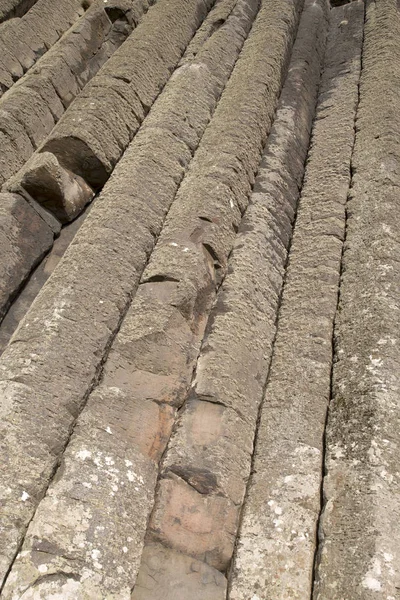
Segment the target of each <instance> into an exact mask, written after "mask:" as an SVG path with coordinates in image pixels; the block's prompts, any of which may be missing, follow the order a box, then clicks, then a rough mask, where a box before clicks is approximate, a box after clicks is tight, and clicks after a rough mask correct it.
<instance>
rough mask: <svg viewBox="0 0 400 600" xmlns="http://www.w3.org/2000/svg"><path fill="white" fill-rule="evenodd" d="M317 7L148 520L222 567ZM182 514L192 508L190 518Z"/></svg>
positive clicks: (301, 122)
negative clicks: (278, 175)
mask: <svg viewBox="0 0 400 600" xmlns="http://www.w3.org/2000/svg"><path fill="white" fill-rule="evenodd" d="M326 11H327V5H326V4H325V6H324V10H323V9H322V6H321V5H320V6H318V7H316V6H315V5H313V4H312V3H311V2H310V5H309V6H308V10H306V11H305V13H304V16H303V17H302V20H301V24H300V29H299V36H298V40H297V42H296V45H295V47H294V51H293V57H292V62H291V63H290V71H289V72H290V75H289V77H288V79H287V81H286V84H285V87H284V90H283V92H282V95H281V102H280V106H279V108H278V113H277V118H276V120H275V123H274V127H273V129H272V132H271V136H270V139H269V144H268V146H267V151H266V155H265V158H264V161H263V163H262V166H261V171H260V174H259V176H258V178H257V179H256V183H255V188H254V189H255V190H256V191H255V193H254V194H253V196H252V202H251V204H250V206H249V208H248V210H247V212H246V216H245V218H244V220H243V222H242V225H241V227H240V229H239V236H238V239H237V242H236V243H235V246H234V249H233V253H232V255H231V257H230V260H229V270H228V274H227V276H226V278H225V280H224V283H223V286H222V288H221V290H220V292H219V294H218V300H217V303H216V305H215V307H214V309H213V311H212V313H211V317H210V325H209V327H208V331H207V333H206V336H205V340H204V342H203V348H202V351H201V354H200V357H199V360H198V363H197V369H196V377H195V380H194V383H193V390H192V392H191V395H193V397H192V398H190V399H189V400H188V402H187V404H186V406H185V409H184V411H183V412H182V413H181V416H180V418H179V421H178V424H177V427H176V429H175V433H174V436H173V437H172V439H171V442H170V444H169V447H168V450H167V453H166V454H165V456H164V459H163V469H162V477H163V478H166V482H164V480H161V484H160V488H159V490H158V495H157V501H156V507H155V512H154V514H153V517H152V519H151V521H150V530H149V534H150V539H151V538H152V537H153V536H154V537H155V538H156V539H159V540H161V541H163V542H164V543H166V544H167V545H168V546H172V547H174V548H177V549H180V550H182V551H186V552H187V553H188V554H190V555H192V556H196V557H198V558H203V559H204V560H206V561H207V562H208V563H209V564H212V565H213V566H214V567H217V568H219V569H221V570H224V569H226V567H227V565H228V564H229V561H230V559H231V556H232V552H233V542H234V536H233V535H232V533H234V532H235V530H236V526H237V519H238V516H239V508H240V505H241V503H242V501H243V497H244V493H245V489H246V482H247V478H248V475H249V471H250V463H251V454H252V450H253V438H254V432H255V427H256V421H257V412H258V405H259V403H260V402H261V399H262V394H263V387H264V383H265V379H266V376H267V369H268V364H269V360H270V354H271V346H272V341H273V338H274V333H275V327H274V325H275V319H276V312H277V310H278V302H279V287H280V286H281V285H282V278H283V273H284V265H285V256H286V254H285V249H287V247H288V245H289V243H290V235H287V228H288V225H289V228H290V217H289V216H288V215H286V214H285V212H287V213H289V214H290V213H291V219H293V217H294V212H295V208H296V200H297V198H298V194H299V187H300V184H301V180H302V174H303V164H304V160H305V156H306V152H307V147H308V141H309V134H310V129H311V121H312V117H313V112H314V110H313V109H314V106H315V101H316V91H317V85H318V80H319V71H320V64H321V60H322V54H323V47H324V37H325V36H324V30H325V22H326ZM304 63H306V64H308V68H307V69H306V70H304ZM293 142H295V143H294V144H293ZM293 146H294V148H293ZM272 169H273V172H272V173H271V171H272ZM277 172H279V173H280V175H281V177H280V178H278V177H277V176H276V174H275V173H277ZM273 191H274V192H275V194H273V193H272V192H273ZM285 202H286V205H285ZM282 204H283V205H284V211H285V212H284V213H283V215H282V208H281V205H282ZM202 214H204V213H202ZM277 224H278V226H277ZM279 264H280V268H279V267H278V265H279ZM265 273H268V277H265V275H264V274H265ZM159 285H161V284H159ZM128 314H129V313H128ZM268 347H269V351H266V348H268ZM232 456H234V457H235V459H234V460H233V461H232ZM176 477H179V478H180V480H176ZM170 478H172V482H170V481H169V480H170ZM185 482H186V484H185ZM189 486H190V487H189ZM171 488H172V489H171ZM177 490H178V491H179V492H180V493H179V494H178V492H177ZM181 490H184V491H181ZM204 506H206V507H207V511H205V510H204ZM213 510H215V511H216V513H215V516H214V519H213V521H212V526H211V525H210V523H209V520H208V519H209V518H210V519H211V517H212V515H213ZM190 515H195V516H193V522H192V523H191V521H190ZM183 531H185V532H186V535H184V534H183ZM218 540H219V542H218Z"/></svg>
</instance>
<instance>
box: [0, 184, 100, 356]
mask: <svg viewBox="0 0 400 600" xmlns="http://www.w3.org/2000/svg"><path fill="white" fill-rule="evenodd" d="M25 199H26V200H27V202H29V204H30V205H31V206H32V208H34V210H35V211H36V212H38V213H39V215H40V216H41V217H42V218H43V219H44V220H45V221H46V222H47V223H48V225H49V226H50V227H51V228H52V230H53V232H54V233H56V234H57V235H58V237H57V239H56V240H55V241H54V244H53V246H52V248H51V250H50V251H49V253H48V254H47V255H46V256H45V257H44V258H43V260H42V261H41V262H40V264H38V266H37V267H36V269H35V270H34V271H33V272H32V273H31V275H30V277H29V280H28V281H26V283H25V285H24V287H23V288H22V289H21V290H20V292H19V294H18V295H17V297H16V298H15V299H14V301H13V302H12V304H11V306H10V308H9V310H8V311H7V314H6V315H5V317H4V319H3V321H2V322H1V325H0V354H1V353H2V352H3V350H4V348H5V347H6V346H7V344H8V342H9V341H10V338H11V336H12V334H13V333H14V331H15V330H16V329H17V327H18V324H19V322H20V321H21V320H22V319H23V317H24V316H25V315H26V313H27V312H28V310H29V307H30V306H31V304H32V302H33V301H34V299H35V298H36V296H37V295H38V293H39V292H40V290H41V288H42V287H43V285H44V284H45V283H46V281H47V280H48V278H49V277H50V275H51V274H52V272H53V271H54V269H55V268H56V266H57V265H58V263H59V262H60V260H61V258H62V257H63V255H64V253H65V251H66V250H67V248H68V246H69V245H70V243H71V242H72V240H73V238H74V237H75V234H76V232H77V231H78V229H79V227H80V226H81V224H82V223H83V221H84V220H85V218H86V216H87V215H88V213H89V210H90V206H89V207H88V208H87V209H86V210H85V211H84V212H83V213H82V214H81V215H80V216H79V217H78V218H77V219H75V220H74V221H73V222H72V223H69V224H68V225H65V226H64V227H63V228H62V229H61V223H59V222H58V221H57V220H56V219H55V218H54V217H53V216H52V215H51V213H47V211H46V210H45V209H44V208H42V207H41V206H40V204H37V203H36V202H35V201H34V200H33V198H30V197H29V195H28V194H26V193H25ZM46 213H47V214H46ZM54 222H56V223H58V228H55V227H54V224H53V223H54Z"/></svg>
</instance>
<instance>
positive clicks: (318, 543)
mask: <svg viewBox="0 0 400 600" xmlns="http://www.w3.org/2000/svg"><path fill="white" fill-rule="evenodd" d="M349 1H352V0H349ZM347 3H348V2H347V1H339V2H337V3H335V2H332V1H331V6H333V7H336V6H341V5H342V4H347ZM366 13H367V2H366V0H364V23H363V36H362V41H361V57H360V74H359V79H358V85H357V94H358V97H357V106H356V109H355V114H354V125H353V131H354V137H353V147H352V150H351V157H350V180H349V188H348V193H347V201H346V205H345V226H344V236H343V242H342V255H341V259H340V274H339V286H338V291H337V303H336V311H335V314H336V315H337V314H338V308H339V303H340V291H341V283H342V276H343V269H344V265H343V256H344V251H345V244H346V238H347V227H348V209H347V203H348V200H349V198H350V194H351V189H352V183H353V176H354V166H353V154H354V146H355V142H356V137H357V114H358V107H359V105H360V81H361V75H362V71H363V52H364V31H365V22H366ZM335 340H336V317H335V319H334V323H333V331H332V344H331V348H332V362H331V372H330V392H329V401H328V407H327V410H326V418H325V424H324V433H323V440H322V463H321V485H320V511H319V514H318V518H317V523H316V539H315V552H314V562H313V570H312V582H311V594H310V600H313V599H314V596H315V584H316V582H317V581H318V570H319V565H320V561H321V553H322V550H323V547H324V538H323V533H322V529H321V525H322V517H323V513H324V510H325V506H326V498H325V495H324V478H325V476H326V474H327V469H326V454H327V439H326V436H327V424H328V421H329V411H330V406H331V402H332V399H333V369H334V365H335V362H336V360H335V359H336V357H337V351H336V343H335ZM315 600H317V599H316V597H315Z"/></svg>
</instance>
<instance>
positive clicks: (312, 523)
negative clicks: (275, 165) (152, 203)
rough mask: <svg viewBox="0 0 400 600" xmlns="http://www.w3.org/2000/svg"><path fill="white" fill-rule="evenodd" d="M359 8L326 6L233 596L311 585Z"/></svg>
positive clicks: (301, 590) (295, 595)
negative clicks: (323, 44) (314, 101)
mask: <svg viewBox="0 0 400 600" xmlns="http://www.w3.org/2000/svg"><path fill="white" fill-rule="evenodd" d="M363 10H364V7H363V3H362V2H360V1H356V2H352V3H350V4H346V5H345V6H343V7H339V8H335V9H332V10H331V13H330V26H329V35H328V40H327V49H326V55H325V61H324V69H323V75H322V80H321V85H320V91H319V98H318V105H317V112H316V118H315V123H314V126H313V132H312V140H311V146H310V150H309V154H308V158H307V167H306V172H305V178H304V183H303V188H302V192H301V197H300V201H299V207H298V212H297V217H296V223H295V228H294V234H293V240H292V244H291V247H290V254H289V261H288V266H287V271H286V277H285V284H284V288H283V294H282V300H281V306H280V311H279V317H278V324H277V333H276V339H275V343H274V349H273V356H272V361H271V367H270V372H269V375H268V380H267V385H266V390H265V395H264V400H263V403H262V408H261V414H260V422H259V428H258V432H257V438H256V445H255V452H254V458H253V465H252V475H251V478H250V482H249V487H248V492H247V496H246V500H245V504H244V510H243V515H242V521H241V527H240V533H239V539H238V544H237V550H236V554H235V558H234V562H233V565H232V570H231V574H230V584H229V588H230V590H229V594H228V597H229V599H230V600H248V598H249V597H250V594H251V593H254V596H253V598H255V599H257V600H266V599H267V598H268V599H269V598H274V600H294V599H299V598H310V596H311V592H312V585H313V581H312V579H313V563H314V554H315V550H316V530H317V523H318V517H319V511H320V487H321V475H322V457H323V437H324V428H325V419H326V411H327V406H328V402H329V394H330V376H331V368H332V333H333V321H334V316H335V311H336V305H337V295H338V286H339V275H340V264H341V255H342V246H343V239H344V234H345V207H346V200H347V194H348V190H349V184H350V160H351V153H352V148H353V143H354V122H355V121H354V120H355V114H356V108H357V102H358V82H359V75H360V66H361V64H360V59H361V45H362V30H363ZM244 406H245V407H246V410H245V411H244V412H245V414H247V413H248V408H247V404H245V405H244ZM344 597H346V598H350V597H352V596H349V595H347V594H344V595H342V596H340V598H344Z"/></svg>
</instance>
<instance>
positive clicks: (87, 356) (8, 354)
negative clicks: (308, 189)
mask: <svg viewBox="0 0 400 600" xmlns="http://www.w3.org/2000/svg"><path fill="white" fill-rule="evenodd" d="M235 21H236V18H235V20H234V22H235ZM250 25H251V18H248V19H247V21H246V20H245V21H243V25H242V27H243V26H245V27H246V28H247V30H248V28H250ZM227 27H228V28H230V27H231V25H229V23H227ZM245 31H246V30H244V31H243V29H240V28H239V29H238V33H237V35H238V38H239V40H240V39H242V40H243V38H244V35H245ZM231 38H232V43H234V44H235V46H234V47H236V44H237V39H238V38H237V37H236V36H231ZM239 46H240V44H239ZM226 48H227V47H226V37H225V32H222V35H221V36H220V35H217V34H216V35H215V36H213V37H212V38H210V40H209V41H207V43H206V44H205V45H204V53H205V55H206V56H207V55H208V52H209V51H211V49H213V52H214V53H215V63H216V64H217V65H218V66H217V68H218V72H220V69H221V62H222V60H221V54H220V49H223V52H224V54H223V56H224V57H226V63H225V64H226V70H225V74H224V77H225V81H226V79H227V78H228V77H229V73H230V71H231V69H232V67H233V65H234V62H235V58H236V56H237V54H236V56H235V54H234V53H233V52H232V53H229V52H228V53H227V54H225V51H226ZM237 52H238V50H237ZM202 56H203V53H202V52H200V53H199V54H198V55H197V57H196V61H194V62H193V64H192V65H191V68H185V69H182V70H181V71H180V72H179V73H176V74H175V76H174V78H173V79H172V80H171V82H170V83H169V84H168V86H167V88H166V89H165V90H164V92H163V93H162V95H161V96H160V98H159V99H158V100H157V104H156V105H155V106H154V108H153V110H152V111H151V114H150V115H149V116H148V118H147V120H146V127H145V128H143V130H142V131H141V132H140V133H139V134H138V135H137V136H136V137H135V140H134V141H133V143H132V144H131V146H130V148H129V150H128V151H127V152H126V154H125V156H124V158H123V159H122V161H121V162H120V164H119V165H118V167H117V169H116V171H115V173H114V174H113V176H112V178H111V180H110V182H109V183H108V184H107V185H106V187H105V188H104V190H103V192H102V194H101V195H100V197H99V198H98V200H97V201H96V203H95V204H94V206H93V209H92V211H91V213H90V214H89V216H88V218H87V219H86V222H85V223H84V224H83V226H82V228H81V229H80V231H79V232H78V234H77V235H76V237H75V239H74V241H73V243H72V244H71V246H70V247H69V249H68V250H67V252H66V254H65V255H64V257H63V259H62V261H61V262H60V264H59V266H58V268H56V269H55V271H54V273H53V275H52V277H51V278H50V279H49V281H48V282H47V284H46V285H45V286H44V288H43V290H42V292H41V293H40V294H39V296H38V297H37V298H36V300H35V302H34V304H33V306H32V308H31V310H30V311H29V312H28V314H27V315H26V317H25V319H24V320H23V321H22V323H21V325H20V327H19V330H18V331H17V332H16V333H15V335H14V337H13V339H12V340H11V342H10V344H9V346H8V347H7V349H6V351H5V352H4V354H3V356H2V360H1V361H0V369H2V373H3V384H2V385H3V388H4V393H3V397H4V398H10V402H11V407H10V409H6V408H5V403H4V404H3V410H4V411H5V412H6V414H7V415H8V416H7V417H6V415H4V421H3V423H4V425H5V422H6V420H8V418H11V419H12V423H13V424H12V427H11V428H8V427H7V426H5V427H4V430H3V432H2V434H3V435H5V436H6V437H7V439H6V440H4V443H5V452H6V451H7V453H10V454H8V455H7V456H8V457H9V458H7V461H8V465H7V469H5V470H4V471H1V473H0V476H1V477H4V480H3V481H2V488H1V489H4V490H10V491H7V495H6V496H5V497H4V498H2V502H3V507H4V508H3V513H4V516H3V520H2V523H1V525H2V528H3V529H2V537H1V540H2V544H3V541H4V545H2V546H1V554H2V565H3V567H2V569H3V572H5V570H6V569H7V568H8V565H9V560H10V558H12V556H13V553H14V552H15V549H16V544H18V543H19V542H20V540H21V536H22V534H23V533H24V527H23V526H21V524H22V523H24V524H26V523H28V522H29V520H30V519H31V517H32V513H33V511H34V510H35V508H36V506H37V503H38V501H39V500H40V498H41V495H42V494H43V491H44V489H45V487H46V486H47V484H48V481H49V479H50V477H51V474H52V470H53V468H54V465H55V459H56V458H57V456H59V455H60V453H61V452H62V450H63V447H64V445H65V443H66V441H67V438H68V427H70V424H71V422H72V420H73V418H74V416H75V415H76V414H77V413H78V412H79V410H80V409H81V407H82V405H83V403H84V402H85V396H86V394H87V393H88V391H89V389H90V387H91V382H92V380H93V378H95V377H96V372H97V371H96V369H97V368H98V367H99V364H100V362H101V359H102V356H103V353H104V351H105V348H106V346H107V344H109V343H110V339H112V336H113V332H114V330H115V329H116V328H117V327H118V326H119V319H120V318H121V316H122V315H123V314H124V310H125V306H126V303H127V302H128V301H129V299H130V295H131V294H133V293H134V291H135V287H136V285H137V283H138V280H139V277H140V274H141V271H142V270H143V268H144V265H145V263H146V260H147V257H148V255H149V253H150V251H151V250H152V248H153V246H154V243H155V240H154V238H155V237H157V236H158V234H159V231H160V229H161V226H162V223H163V219H164V216H165V213H166V211H167V210H168V208H169V206H170V204H171V202H172V201H173V199H174V196H175V194H176V191H177V189H178V186H179V183H180V182H181V180H182V177H183V175H184V172H185V169H186V167H187V165H188V163H189V161H190V159H191V152H190V149H189V148H188V146H187V144H186V143H184V142H183V141H181V140H180V139H179V138H178V137H177V135H173V134H172V133H171V132H169V131H168V129H167V128H166V129H165V130H162V129H161V128H160V127H159V126H158V124H159V123H161V122H162V116H163V114H164V113H165V108H164V106H165V105H167V106H174V105H175V106H176V107H178V106H179V107H180V110H181V113H180V114H181V126H180V130H181V131H182V134H181V135H182V137H185V136H187V135H188V134H189V132H190V130H191V129H193V131H195V132H197V134H196V135H197V144H198V143H199V141H200V138H201V135H202V132H203V131H204V129H205V127H206V125H207V124H208V122H209V120H210V118H211V115H212V112H213V110H214V107H215V105H216V103H217V100H218V97H219V93H220V90H221V88H222V86H223V83H224V80H222V81H220V80H219V79H218V78H216V77H215V76H214V75H213V71H212V70H211V66H210V65H211V64H212V61H211V59H209V60H210V62H209V63H208V64H209V66H208V68H207V69H206V68H202ZM208 69H209V70H208ZM189 89H192V92H191V93H190V95H188V96H187V98H186V96H185V93H186V90H189ZM193 90H197V93H195V94H193ZM158 107H159V108H158ZM152 123H153V125H152ZM177 124H178V123H177V121H175V123H174V127H177ZM175 131H178V130H177V129H175ZM161 134H162V135H161ZM191 136H192V137H191V140H192V142H193V139H194V138H193V132H192V133H191ZM105 248H107V252H106V253H105V254H104V249H105ZM181 320H182V321H183V320H184V319H183V317H181ZM150 326H151V325H150ZM34 331H35V333H33V332H34ZM24 332H27V333H28V335H27V336H25V333H24ZM31 333H32V335H31ZM21 334H22V337H21ZM54 339H57V343H56V344H54ZM119 339H120V340H121V344H123V343H124V342H123V336H122V335H120V336H119ZM17 340H18V342H17ZM27 345H29V346H30V350H28V353H29V354H30V355H31V356H32V355H33V357H34V356H35V355H37V356H39V355H40V357H41V360H40V363H36V361H35V360H34V361H33V363H34V364H33V365H31V366H28V371H25V375H24V386H22V387H21V386H20V385H19V384H18V382H14V381H13V380H12V379H13V370H14V367H12V364H13V363H14V364H18V365H20V364H21V363H20V361H21V360H22V361H23V360H24V358H23V356H24V355H25V353H26V352H27ZM117 359H118V357H117ZM107 365H108V367H110V371H111V372H112V370H113V367H112V362H111V361H107ZM122 366H123V364H122ZM18 368H19V367H18ZM121 371H122V372H123V369H121ZM125 377H126V376H125ZM146 377H147V378H148V374H147V373H142V381H144V380H145V379H146ZM127 379H128V380H127V384H129V377H128V378H127ZM104 381H105V383H104V385H103V386H100V387H99V388H98V389H97V391H96V394H99V396H102V395H103V396H104V401H103V403H102V404H103V406H106V407H109V409H110V410H109V412H108V413H107V419H108V425H109V424H110V422H111V427H114V429H115V428H116V427H117V428H118V427H119V428H121V425H122V426H123V425H124V424H125V423H126V422H127V418H126V415H127V414H129V415H130V421H129V427H128V430H129V428H131V429H132V430H133V432H134V433H135V439H136V443H137V446H138V448H139V450H140V451H141V452H143V453H145V452H147V453H148V455H149V456H150V458H151V459H153V460H154V458H157V457H159V456H160V448H162V449H163V448H165V445H166V442H167V440H168V437H169V435H170V427H171V424H172V423H173V419H174V410H175V409H174V407H173V406H172V407H171V408H168V406H167V407H165V406H161V405H157V403H149V402H147V403H146V404H144V403H143V402H142V399H141V396H140V395H138V400H137V401H136V403H135V406H133V407H132V394H129V393H128V394H126V396H124V395H123V388H122V386H121V388H120V391H119V392H118V396H117V397H118V403H115V402H114V401H110V393H111V394H113V398H115V386H114V391H113V390H112V389H109V388H108V385H107V374H105V377H104ZM166 383H167V384H168V378H166ZM17 388H18V390H17ZM60 390H64V391H66V393H64V394H63V396H62V397H63V401H62V402H61V401H60ZM166 391H167V392H168V390H166ZM128 392H129V389H128ZM13 393H16V394H17V395H18V396H19V398H20V399H21V400H22V403H21V404H18V408H17V405H16V404H13V400H12V394H13ZM21 394H22V395H23V396H24V397H25V400H23V399H22V398H21ZM29 398H35V401H34V402H30V401H29ZM7 403H8V401H7ZM141 407H143V410H142V412H140V408H141ZM20 408H22V413H21V412H20ZM95 409H96V402H94V404H93V409H92V408H90V410H95ZM128 409H129V411H130V412H129V413H127V411H128ZM136 409H137V411H138V412H137V413H135V410H136ZM88 410H89V407H88ZM27 413H29V416H28V417H27ZM50 414H51V418H50V417H49V418H48V419H45V418H43V417H42V416H41V415H50ZM132 414H133V418H132ZM136 414H137V415H140V416H139V418H135V415H136ZM27 419H28V420H27ZM155 419H156V420H157V422H159V423H160V426H159V427H157V428H154V420H155ZM110 420H111V421H110ZM28 421H29V426H28ZM108 425H106V427H107V426H108ZM120 435H121V436H122V437H123V436H124V435H125V434H124V432H123V428H122V430H120ZM129 435H131V434H129ZM21 436H23V437H24V439H25V445H24V447H23V448H21V445H20V443H19V442H18V440H19V439H21ZM14 444H16V445H17V446H18V448H19V449H20V450H22V456H21V455H20V456H19V457H18V460H15V461H14V457H13V453H14V451H13V450H12V448H13V447H14ZM162 449H161V452H162ZM5 456H6V454H5V453H4V457H5ZM13 469H15V471H13ZM76 472H77V473H79V470H78V471H76ZM6 481H7V482H6ZM23 492H25V493H28V494H29V496H30V499H29V501H28V500H27V502H20V501H19V499H20V498H21V496H22V495H23ZM24 498H25V495H24ZM121 533H122V534H123V530H121ZM144 533H145V528H143V529H142V536H144ZM68 534H69V535H67V534H66V540H65V543H66V544H72V540H73V539H74V535H75V533H74V529H73V528H72V529H70V530H69V531H68ZM104 541H105V540H104ZM141 550H142V547H141V545H140V544H137V545H136V546H135V547H134V548H130V549H129V552H128V554H129V556H128V557H127V558H128V559H129V560H130V561H131V563H132V565H134V564H136V563H137V561H138V560H140V555H141ZM25 560H26V562H27V563H29V561H30V554H28V555H27V556H26V559H25ZM109 576H112V577H117V576H118V573H117V572H116V571H115V569H113V570H112V575H109ZM104 577H107V573H105V575H104Z"/></svg>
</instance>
